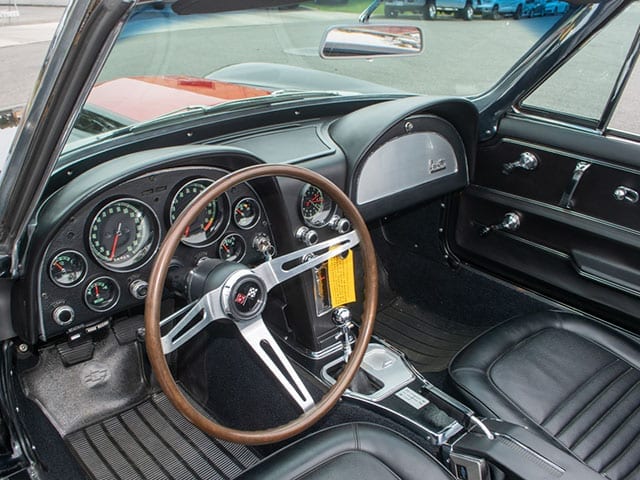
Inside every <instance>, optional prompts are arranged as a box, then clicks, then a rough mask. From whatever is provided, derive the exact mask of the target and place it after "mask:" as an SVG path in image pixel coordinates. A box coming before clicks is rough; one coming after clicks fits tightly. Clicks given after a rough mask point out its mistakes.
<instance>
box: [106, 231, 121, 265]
mask: <svg viewBox="0 0 640 480" xmlns="http://www.w3.org/2000/svg"><path fill="white" fill-rule="evenodd" d="M120 235H122V223H119V224H118V230H116V234H115V235H114V236H113V245H112V246H111V255H110V256H109V260H113V258H114V257H115V256H116V247H117V246H118V239H119V238H120Z"/></svg>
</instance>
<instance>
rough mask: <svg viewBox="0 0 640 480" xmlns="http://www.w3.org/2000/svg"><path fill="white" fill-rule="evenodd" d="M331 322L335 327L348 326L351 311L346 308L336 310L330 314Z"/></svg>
mask: <svg viewBox="0 0 640 480" xmlns="http://www.w3.org/2000/svg"><path fill="white" fill-rule="evenodd" d="M331 320H333V323H334V324H335V325H336V326H337V327H344V326H348V325H349V324H350V323H351V310H349V309H348V308H346V307H339V308H336V309H335V310H334V311H333V313H332V314H331Z"/></svg>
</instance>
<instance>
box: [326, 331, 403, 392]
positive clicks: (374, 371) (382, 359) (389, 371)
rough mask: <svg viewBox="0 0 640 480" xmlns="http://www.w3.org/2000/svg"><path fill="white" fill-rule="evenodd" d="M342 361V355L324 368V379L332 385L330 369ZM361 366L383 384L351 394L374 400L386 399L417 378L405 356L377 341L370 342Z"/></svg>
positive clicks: (332, 379) (333, 380)
mask: <svg viewBox="0 0 640 480" xmlns="http://www.w3.org/2000/svg"><path fill="white" fill-rule="evenodd" d="M342 362H343V358H342V357H340V358H337V359H336V360H334V361H332V362H329V363H328V364H326V365H325V366H324V367H323V368H322V372H321V376H322V379H323V380H324V381H325V382H327V383H328V384H330V385H331V384H334V383H335V379H334V378H333V377H331V375H329V373H328V371H329V369H331V368H332V367H335V366H336V365H339V364H340V363H342ZM360 368H361V369H362V370H364V371H365V372H366V373H367V374H369V375H370V376H371V377H373V378H374V379H376V380H377V381H379V382H380V383H381V384H382V388H380V390H377V391H376V392H374V393H372V394H369V395H364V394H361V393H356V392H351V395H352V396H354V397H363V398H366V399H368V400H371V401H372V402H380V401H382V400H384V399H385V398H387V397H389V396H391V395H393V394H394V393H396V392H397V391H398V390H400V389H401V388H402V387H405V386H407V385H409V384H410V383H411V382H413V381H414V380H415V379H416V377H415V375H414V374H413V372H412V371H411V369H410V368H408V367H407V365H406V363H405V360H404V358H402V357H400V356H399V355H396V354H395V352H392V351H391V350H389V349H388V348H386V347H385V346H384V345H380V344H377V343H370V344H369V346H368V347H367V352H366V353H365V354H364V358H363V359H362V364H361V366H360Z"/></svg>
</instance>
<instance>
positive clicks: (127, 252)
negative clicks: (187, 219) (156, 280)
mask: <svg viewBox="0 0 640 480" xmlns="http://www.w3.org/2000/svg"><path fill="white" fill-rule="evenodd" d="M159 231H160V225H159V222H158V218H157V217H156V214H155V213H154V212H153V210H151V208H150V207H149V206H147V204H145V203H143V202H141V201H139V200H134V199H129V198H127V199H120V200H115V201H113V202H110V203H108V204H107V205H105V206H104V207H103V208H102V209H100V211H99V212H98V213H97V214H96V216H95V217H94V219H93V222H91V226H90V227H89V247H90V249H91V253H92V254H93V256H94V258H95V259H96V261H97V262H98V263H99V264H101V265H102V266H104V267H105V268H108V269H109V270H113V271H116V272H127V271H131V270H134V269H136V268H138V267H140V266H142V265H143V264H144V263H146V262H147V261H148V260H149V259H150V258H151V256H152V255H153V252H154V251H155V249H156V247H157V246H158V239H159Z"/></svg>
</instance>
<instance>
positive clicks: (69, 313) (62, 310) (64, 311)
mask: <svg viewBox="0 0 640 480" xmlns="http://www.w3.org/2000/svg"><path fill="white" fill-rule="evenodd" d="M51 316H52V317H53V321H54V322H56V323H57V324H58V325H60V326H62V327H63V326H65V325H69V324H70V323H71V322H73V320H74V319H75V318H76V312H75V310H74V309H73V308H71V307H70V306H69V305H60V306H59V307H56V308H55V310H54V311H53V313H52V314H51Z"/></svg>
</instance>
